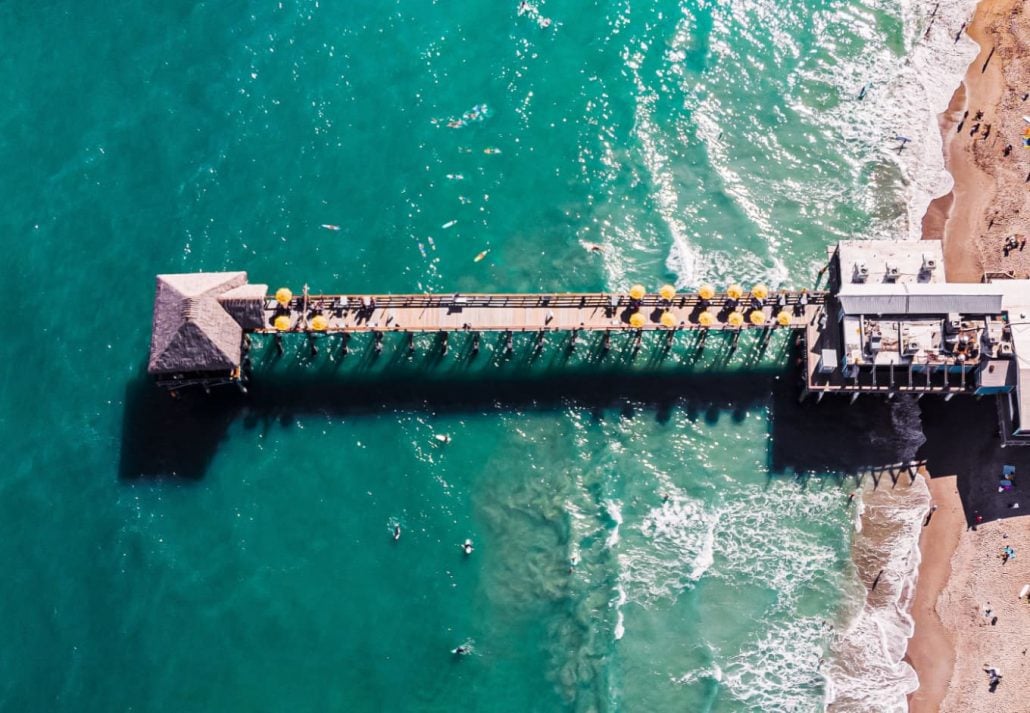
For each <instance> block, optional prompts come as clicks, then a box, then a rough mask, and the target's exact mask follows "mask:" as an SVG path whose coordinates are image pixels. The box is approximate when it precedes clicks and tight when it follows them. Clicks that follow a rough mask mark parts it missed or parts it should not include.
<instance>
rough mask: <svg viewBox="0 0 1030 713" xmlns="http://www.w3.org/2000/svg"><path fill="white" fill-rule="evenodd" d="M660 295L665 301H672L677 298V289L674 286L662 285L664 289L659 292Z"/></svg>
mask: <svg viewBox="0 0 1030 713" xmlns="http://www.w3.org/2000/svg"><path fill="white" fill-rule="evenodd" d="M658 294H660V295H661V296H662V299H663V300H671V299H672V298H673V297H675V296H676V288H675V287H673V286H672V285H662V289H660V290H658Z"/></svg>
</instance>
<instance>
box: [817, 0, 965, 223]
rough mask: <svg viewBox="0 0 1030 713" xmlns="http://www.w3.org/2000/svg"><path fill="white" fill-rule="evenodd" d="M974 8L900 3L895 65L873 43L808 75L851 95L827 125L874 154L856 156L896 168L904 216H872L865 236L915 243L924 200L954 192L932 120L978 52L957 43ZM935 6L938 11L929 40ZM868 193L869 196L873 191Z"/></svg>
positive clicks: (872, 205)
mask: <svg viewBox="0 0 1030 713" xmlns="http://www.w3.org/2000/svg"><path fill="white" fill-rule="evenodd" d="M880 6H883V7H880ZM975 6H976V0H941V1H940V2H937V0H934V1H933V2H929V1H928V0H906V1H905V2H903V3H902V9H901V16H902V19H903V21H904V35H905V38H906V51H905V55H904V58H903V59H902V60H901V61H900V62H899V59H898V57H897V56H896V55H895V54H894V53H893V52H892V51H890V50H888V48H886V47H880V48H876V47H875V46H872V47H870V48H869V51H868V52H867V53H866V56H865V58H864V59H863V61H860V62H857V63H851V64H845V65H844V66H843V70H842V67H841V66H839V65H836V64H834V65H832V66H820V67H813V68H812V69H811V70H810V71H811V74H812V76H814V77H817V78H818V79H819V80H821V81H824V82H828V83H832V84H834V85H836V86H837V88H838V90H839V91H840V92H841V93H842V94H847V95H850V96H851V97H852V99H851V100H850V101H847V102H845V103H843V104H841V105H840V106H839V107H838V108H837V109H836V110H834V111H831V112H829V114H828V116H827V117H826V120H827V122H828V123H829V125H830V126H832V127H834V128H835V129H836V130H838V131H839V132H840V133H841V135H842V136H843V138H844V140H845V141H847V142H857V143H858V144H860V145H864V146H868V147H871V148H873V149H874V150H875V152H874V153H873V154H868V153H866V152H861V153H860V155H861V157H862V159H863V160H864V161H865V162H870V161H873V160H876V159H878V160H880V161H889V162H890V163H892V164H895V165H897V166H898V167H899V169H900V171H901V174H902V179H903V187H902V191H903V194H904V195H903V196H902V197H903V199H904V206H905V211H904V213H903V214H902V215H898V216H893V215H890V214H889V211H887V213H888V214H887V215H875V216H874V218H875V219H876V220H875V222H874V223H873V225H872V230H873V234H872V235H870V236H869V237H890V238H911V239H913V240H917V239H919V238H920V237H921V233H922V219H923V215H924V214H925V213H926V208H927V206H928V205H929V204H930V201H931V200H933V198H935V197H937V196H940V195H943V194H945V193H947V192H948V191H949V190H951V188H952V185H953V183H954V182H953V180H952V178H951V176H950V174H948V172H947V171H946V169H945V166H944V155H943V146H942V140H941V134H940V129H939V126H938V115H939V114H940V113H941V112H943V111H944V110H945V109H946V108H947V106H948V102H949V101H950V100H951V96H952V94H953V93H954V91H955V89H956V87H957V86H958V84H959V82H960V81H961V78H962V75H963V74H964V73H965V71H966V68H967V67H968V66H969V63H970V62H971V61H972V60H973V58H974V57H975V56H976V53H977V52H978V49H979V48H978V47H977V45H976V43H975V42H973V41H972V40H970V39H969V38H968V36H966V35H964V34H963V35H961V37H960V38H959V40H958V41H957V42H956V41H955V36H956V34H957V33H958V32H959V31H960V28H961V27H962V24H963V23H964V22H966V21H967V20H968V19H969V17H970V16H971V14H972V12H973V10H974V8H975ZM874 7H875V8H876V9H878V10H883V11H887V12H894V11H895V4H894V3H882V2H881V3H874ZM934 7H937V14H936V16H935V17H934V19H933V20H932V26H931V27H930V32H929V34H928V36H927V35H926V29H927V26H928V25H930V23H931V20H930V14H931V13H932V11H933V8H934ZM858 26H860V25H858ZM863 86H866V87H867V93H866V96H865V98H864V100H861V101H859V100H858V98H857V95H858V93H859V92H860V90H861V88H862V87H863ZM899 135H900V136H905V137H907V138H909V139H911V141H910V142H908V143H907V144H906V145H905V148H904V150H902V151H900V152H899V151H898V150H897V147H898V146H899V145H900V143H901V142H900V141H898V140H895V139H894V137H895V136H899ZM871 188H873V189H874V190H873V193H875V191H876V190H879V189H878V188H877V187H876V186H872V187H871ZM873 193H871V194H870V195H869V198H868V200H867V201H866V205H867V206H868V208H869V209H870V210H871V211H873V212H876V211H877V210H878V207H877V197H876V196H875V195H873ZM881 212H883V211H882V210H881Z"/></svg>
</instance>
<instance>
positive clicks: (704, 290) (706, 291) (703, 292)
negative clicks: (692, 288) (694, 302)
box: [697, 282, 715, 300]
mask: <svg viewBox="0 0 1030 713" xmlns="http://www.w3.org/2000/svg"><path fill="white" fill-rule="evenodd" d="M697 296H698V297H700V298H701V299H703V300H710V299H712V298H713V297H715V288H714V287H712V286H711V285H709V284H708V283H707V282H706V283H705V284H703V285H701V286H700V287H698V288H697Z"/></svg>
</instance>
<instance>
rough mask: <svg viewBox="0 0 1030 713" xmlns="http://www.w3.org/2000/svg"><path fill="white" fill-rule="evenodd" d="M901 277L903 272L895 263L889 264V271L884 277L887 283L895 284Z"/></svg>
mask: <svg viewBox="0 0 1030 713" xmlns="http://www.w3.org/2000/svg"><path fill="white" fill-rule="evenodd" d="M900 276H901V270H899V269H898V266H897V265H895V264H894V263H893V262H889V263H887V270H886V272H885V273H884V277H885V278H886V279H887V282H895V281H896V280H897V279H898V278H899V277H900Z"/></svg>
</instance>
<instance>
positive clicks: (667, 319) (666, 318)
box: [662, 312, 676, 329]
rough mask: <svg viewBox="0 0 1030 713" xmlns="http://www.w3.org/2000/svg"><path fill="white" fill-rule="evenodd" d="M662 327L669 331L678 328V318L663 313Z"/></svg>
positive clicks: (668, 313)
mask: <svg viewBox="0 0 1030 713" xmlns="http://www.w3.org/2000/svg"><path fill="white" fill-rule="evenodd" d="M662 326H663V327H668V328H669V329H672V328H673V327H675V326H676V318H675V317H674V316H673V315H672V312H662Z"/></svg>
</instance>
